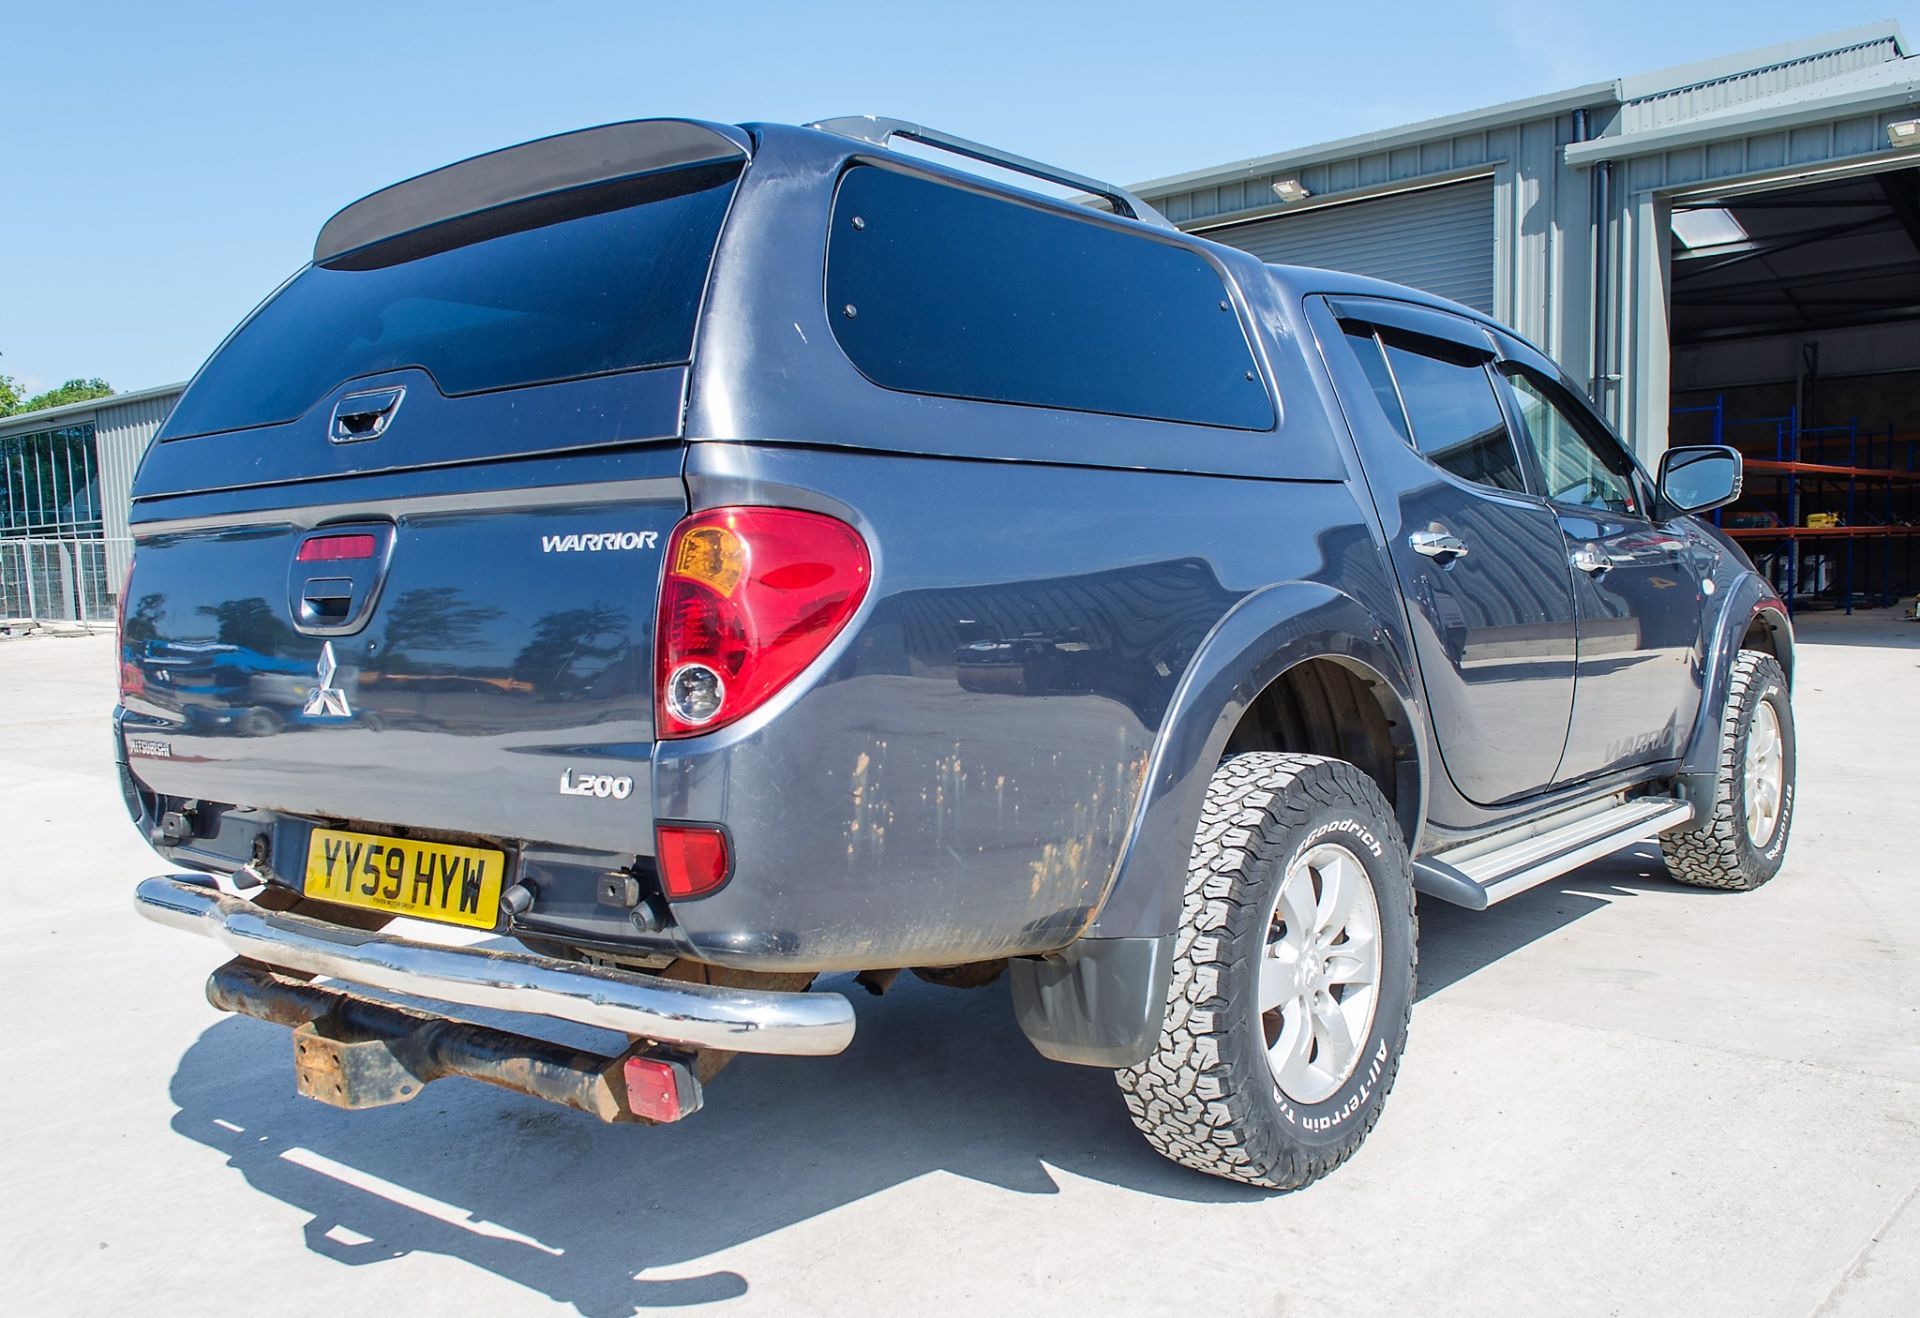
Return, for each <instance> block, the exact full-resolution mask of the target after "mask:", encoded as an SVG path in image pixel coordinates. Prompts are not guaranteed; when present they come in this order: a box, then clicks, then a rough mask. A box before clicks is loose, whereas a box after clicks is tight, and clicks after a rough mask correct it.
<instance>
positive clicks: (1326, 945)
mask: <svg viewBox="0 0 1920 1318" xmlns="http://www.w3.org/2000/svg"><path fill="white" fill-rule="evenodd" d="M1416 942H1417V929H1416V925H1415V916H1414V907H1413V886H1412V869H1411V867H1410V865H1409V864H1408V861H1407V849H1406V846H1405V844H1404V843H1403V842H1402V841H1401V837H1400V829H1399V826H1398V825H1397V824H1396V823H1395V822H1394V816H1393V811H1392V810H1391V808H1389V807H1388V805H1387V803H1386V801H1385V799H1383V798H1382V797H1381V795H1380V791H1379V789H1378V788H1377V787H1375V786H1374V784H1373V781H1372V780H1371V779H1370V778H1368V777H1367V776H1366V775H1365V774H1363V773H1361V772H1360V770H1358V769H1356V768H1354V767H1353V766H1352V765H1351V764H1347V763H1345V762H1344V761H1341V760H1330V759H1325V758H1323V757H1321V756H1317V755H1280V754H1272V753H1267V752H1259V753H1254V754H1248V755H1236V756H1234V757H1233V758H1231V759H1229V760H1227V761H1225V762H1224V763H1223V764H1221V766H1220V767H1219V769H1218V770H1216V771H1215V772H1214V775H1213V782H1212V784H1211V785H1210V786H1209V787H1208V789H1207V800H1206V808H1205V810H1204V811H1203V812H1202V814H1201V817H1200V829H1199V832H1198V834H1197V835H1196V836H1195V838H1194V843H1193V856H1192V859H1191V860H1190V861H1189V863H1188V868H1187V884H1186V894H1185V899H1184V903H1183V906H1182V910H1181V920H1180V933H1179V938H1178V942H1177V945H1176V950H1175V953H1174V959H1173V982H1172V987H1171V990H1170V992H1169V994H1168V1000H1167V1014H1166V1021H1165V1024H1164V1025H1162V1027H1161V1031H1160V1038H1159V1041H1158V1043H1157V1045H1156V1047H1155V1049H1154V1052H1153V1054H1152V1056H1150V1057H1148V1058H1147V1060H1146V1061H1144V1062H1142V1063H1141V1064H1140V1065H1138V1066H1133V1067H1129V1068H1127V1069H1126V1070H1124V1071H1116V1072H1115V1073H1114V1074H1115V1076H1116V1077H1118V1079H1119V1081H1120V1088H1121V1090H1122V1091H1123V1092H1124V1093H1125V1095H1126V1101H1127V1109H1128V1111H1130V1112H1131V1113H1132V1114H1133V1122H1134V1124H1135V1125H1136V1126H1138V1127H1139V1128H1140V1130H1141V1132H1142V1133H1144V1134H1145V1135H1146V1137H1147V1141H1148V1142H1149V1143H1150V1144H1152V1145H1153V1147H1154V1148H1156V1149H1158V1150H1159V1151H1160V1152H1161V1153H1163V1154H1165V1155H1166V1156H1167V1157H1169V1158H1171V1159H1173V1160H1174V1161H1175V1162H1177V1163H1180V1164H1182V1165H1184V1166H1187V1167H1191V1168H1193V1169H1194V1170H1196V1171H1202V1172H1209V1173H1211V1174H1213V1175H1215V1176H1224V1177H1227V1178H1228V1179H1230V1180H1235V1181H1244V1182H1246V1183H1247V1184H1249V1185H1261V1186H1270V1187H1273V1188H1276V1189H1295V1188H1297V1187H1299V1186H1302V1185H1305V1184H1307V1183H1308V1182H1309V1181H1312V1180H1314V1179H1315V1178H1317V1177H1320V1176H1323V1175H1325V1174H1326V1173H1327V1172H1329V1171H1331V1170H1332V1169H1333V1168H1335V1167H1337V1166H1339V1165H1340V1163H1342V1162H1344V1161H1345V1160H1346V1159H1347V1158H1348V1157H1349V1156H1351V1155H1352V1153H1353V1151H1354V1150H1355V1149H1357V1148H1359V1147H1360V1142H1361V1141H1362V1140H1364V1139H1365V1138H1366V1135H1367V1132H1368V1131H1369V1130H1371V1129H1372V1128H1373V1123H1374V1121H1375V1119H1376V1118H1377V1117H1378V1116H1379V1114H1380V1106H1381V1103H1382V1102H1383V1101H1384V1100H1385V1098H1386V1095H1387V1091H1388V1090H1389V1089H1390V1088H1392V1086H1393V1078H1394V1074H1395V1072H1396V1071H1398V1069H1399V1067H1400V1054H1401V1050H1402V1048H1403V1047H1404V1046H1405V1043H1406V1038H1407V1023H1408V1020H1409V1018H1410V1016H1411V1014H1412V1011H1413V985H1414V958H1415V947H1416Z"/></svg>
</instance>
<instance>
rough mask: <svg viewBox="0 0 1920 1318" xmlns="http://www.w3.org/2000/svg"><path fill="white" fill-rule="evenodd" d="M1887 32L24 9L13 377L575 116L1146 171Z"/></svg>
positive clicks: (8, 111)
mask: <svg viewBox="0 0 1920 1318" xmlns="http://www.w3.org/2000/svg"><path fill="white" fill-rule="evenodd" d="M1189 15H1204V17H1189ZM1885 17H1893V18H1897V19H1900V20H1902V22H1903V24H1904V25H1905V26H1906V27H1908V28H1909V29H1910V30H1911V31H1914V32H1920V28H1914V27H1913V24H1912V23H1911V21H1910V20H1911V18H1912V13H1911V11H1910V8H1909V7H1903V6H1895V5H1892V4H1888V3H1886V2H1885V0H1878V2H1870V3H1867V4H1864V5H1860V4H1854V3H1850V2H1849V0H1837V2H1836V3H1829V4H1822V5H1818V6H1810V5H1807V4H1806V3H1804V0H1743V2H1742V3H1738V4H1732V3H1726V0H1721V3H1717V4H1686V3H1675V2H1674V0H1660V2H1659V3H1645V2H1644V0H1606V2H1605V3H1595V0H1583V2H1582V3H1578V4H1574V3H1559V4H1555V3H1551V2H1546V3H1539V2H1536V3H1525V2H1523V0H1449V2H1448V3H1444V4H1441V3H1431V2H1428V3H1417V4H1405V5H1401V4H1383V3H1366V2H1365V0H1347V2H1346V3H1326V2H1325V0H1321V2H1319V3H1313V4H1292V3H1267V4H1240V3H1233V2H1231V0H1216V3H1213V4H1211V5H1208V6H1204V7H1201V6H1192V7H1189V6H1184V5H1177V4H1167V3H1162V4H1143V3H1134V2H1133V0H1108V3H1104V4H1049V3H1045V0H1025V2H1024V3H1003V2H1002V0H973V2H972V3H967V4H953V5H928V4H912V3H908V0H895V2H894V3H890V4H881V3H852V2H843V3H814V4H806V3H800V2H799V0H793V2H790V3H786V4H770V3H761V2H759V0H732V3H728V4H724V5H721V4H713V3H708V4H684V3H683V4H661V3H654V2H642V0H629V2H628V3H624V4H614V3H564V2H562V0H552V2H551V3H547V4H534V3H518V4H509V3H494V2H493V0H466V2H465V3H458V4H439V3H418V4H406V3H403V2H401V0H391V2H390V3H387V4H364V3H358V2H357V0H338V2H337V3H331V4H327V5H315V6H304V5H303V6H293V5H285V4H278V3H272V2H271V0H268V2H266V3H260V2H258V0H256V2H254V3H245V4H241V3H232V4H215V3H194V0H175V2H174V3H170V4H158V3H151V0H149V2H147V3H139V4H134V3H114V4H105V3H86V2H85V0H67V2H66V3H59V4H47V3H41V0H24V3H23V2H22V0H12V3H10V4H9V5H8V6H7V12H6V15H5V17H4V18H0V34H3V35H4V37H5V50H6V53H7V58H6V62H5V66H4V67H3V68H0V371H4V372H6V373H7V374H10V375H13V376H15V377H16V378H19V379H20V380H22V381H23V382H24V383H25V384H27V385H28V386H30V387H34V388H39V387H44V386H46V385H49V384H54V383H58V382H59V381H61V380H63V379H66V378H68V377H71V376H81V375H101V376H105V377H106V378H107V379H108V380H110V381H111V382H112V383H113V384H114V385H115V386H117V387H118V388H121V389H137V388H143V387H146V386H148V385H155V384H165V383H169V382H171V381H174V380H179V379H184V378H186V377H187V376H188V375H190V374H192V372H193V371H194V370H195V369H196V368H197V367H198V366H199V364H200V362H201V360H202V359H203V358H204V357H205V356H206V354H207V353H208V352H209V351H211V350H212V349H213V347H214V346H215V345H216V344H217V343H218V342H219V340H220V339H221V337H222V336H223V335H224V334H225V333H226V331H227V330H228V329H229V328H231V327H232V325H233V324H234V322H235V321H237V320H238V319H239V318H240V317H241V316H243V315H245V314H246V312H247V311H248V310H249V309H250V308H251V307H252V306H253V305H254V304H255V303H256V302H257V301H258V300H259V299H260V298H261V297H262V296H263V295H264V294H266V293H267V292H269V291H270V290H271V289H272V288H273V287H274V286H275V285H277V284H278V283H279V282H280V280H281V279H283V278H284V277H285V276H286V275H288V274H289V273H291V272H292V271H293V270H294V269H296V268H297V267H298V266H299V265H300V264H301V263H302V261H304V260H305V258H306V255H307V253H308V252H309V251H310V250H311V244H312V241H313V235H314V233H315V231H316V230H317V229H318V228H319V226H320V224H321V223H322V222H323V221H324V220H325V219H326V218H327V216H328V215H330V214H332V213H333V212H334V211H335V210H337V209H339V208H340V207H341V206H343V205H345V204H346V203H347V202H350V201H352V200H354V199H355V198H357V197H359V196H362V195H364V194H365V193H367V192H369V191H372V190H373V189H375V188H377V187H381V186H383V185H385V184H387V183H391V182H393V181H395V180H397V179H400V178H404V177H406V176H408V175H411V174H415V173H418V172H419V171H421V170H424V169H430V168H432V167H434V166H436V165H441V164H445V163H447V162H448V161H451V160H456V159H459V158H461V157H463V156H467V155H471V154H473V153H475V152H478V151H484V150H489V149H491V148H494V147H498V146H503V145H507V144H509V143H512V142H517V141H523V140H525V139H527V138H530V137H537V136H540V135H543V134H546V133H551V132H557V131H561V130H564V129H568V128H577V127H582V126H584V125H588V124H595V123H604V122H608V121H611V120H617V119H631V118H640V117H645V116H648V115H661V114H678V115H690V116H694V117H699V118H708V119H719V120H730V121H734V122H747V121H752V120H756V119H767V120H786V121H790V122H801V121H805V120H807V119H813V118H819V117H822V116H825V115H832V114H853V113H874V114H888V115H894V116H897V117H901V118H907V119H916V120H919V121H921V122H925V123H930V124H934V125H937V126H939V127H942V128H946V129H949V130H951V131H953V132H957V133H961V134H963V135H966V136H969V137H975V138H981V139H984V140H987V141H991V142H994V143H996V144H998V145H1001V146H1005V147H1007V148H1008V149H1010V150H1014V151H1018V152H1021V153H1023V154H1027V155H1032V156H1038V157H1040V158H1042V159H1049V160H1053V161H1056V162H1058V163H1060V164H1063V165H1066V166H1068V167H1069V168H1073V169H1077V170H1079V171H1081V172H1083V173H1088V174H1093V175H1095V176H1100V177H1108V178H1113V179H1117V180H1119V181H1122V182H1134V181H1138V180H1140V179H1145V178H1152V177H1156V176H1160V175H1165V174H1171V173H1177V172H1180V171H1183V170H1187V169H1194V168H1198V167H1201V166H1204V165H1209V164H1216V163H1219V162H1222V161H1227V160H1232V159H1236V158H1239V157H1244V156H1251V155H1259V154H1262V153H1265V152H1269V151H1276V150H1280V149H1282V148H1285V147H1288V146H1297V145H1304V144H1307V143H1311V142H1317V141H1322V140H1325V139H1328V138H1334V137H1344V136H1347V135H1349V134H1352V133H1360V132H1367V131H1370V130H1374V129H1380V128H1390V127H1393V126H1396V125H1398V124H1403V123H1407V122H1409V121H1412V120H1415V119H1420V118H1426V117H1429V116H1433V115H1439V114H1448V113H1451V112H1453V111H1457V110H1466V109H1473V108H1476V107H1478V106H1483V105H1491V104H1494V103H1496V102H1499V101H1505V100H1511V99H1514V98H1516V97H1521V96H1529V95H1533V94H1535V93H1540V92H1550V91H1556V90H1559V89H1561V88H1564V87H1570V86H1575V85H1578V84H1580V83H1585V82H1593V81H1600V80H1603V79H1607V78H1612V77H1616V76H1619V75H1622V74H1629V73H1638V72H1643V71H1646V70H1650V69H1655V68H1660V67H1663V66H1666V65H1670V64H1677V63H1682V62H1685V61H1689V60H1694V59H1701V58H1705V57H1708V56H1712V55H1718V54H1724V53H1729V52H1731V51H1734V50H1737V49H1745V48H1748V47H1753V46H1761V45H1766V44H1770V43H1772V42H1776V41H1784V40H1789V39H1792V38H1795V37H1801V36H1808V35H1812V34H1814V33H1817V32H1820V31H1826V30H1830V29H1834V28H1840V27H1848V26H1852V25H1854V24H1858V23H1865V22H1870V21H1873V20H1875V19H1879V18H1885Z"/></svg>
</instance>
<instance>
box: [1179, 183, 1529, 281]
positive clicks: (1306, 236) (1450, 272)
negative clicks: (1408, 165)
mask: <svg viewBox="0 0 1920 1318" xmlns="http://www.w3.org/2000/svg"><path fill="white" fill-rule="evenodd" d="M1206 236H1207V237H1208V238H1211V239H1213V240H1214V241H1216V242H1222V243H1226V244H1228V245H1229V246H1232V247H1238V248H1241V249H1243V250H1245V251H1249V252H1252V253H1253V254H1254V255H1255V256H1257V257H1259V258H1260V259H1261V260H1263V261H1274V262H1278V263H1280V264H1283V265H1312V266H1319V267H1321V268H1322V269H1325V270H1345V271H1348V272H1350V273H1352V274H1356V275H1370V276H1372V277H1373V278H1375V279H1391V280H1392V281H1393V282H1395V283H1396V284H1409V285H1411V286H1413V287H1414V288H1422V289H1425V290H1426V291H1427V292H1429V293H1438V294H1439V295H1440V296H1441V297H1449V298H1452V299H1453V300H1454V301H1456V302H1464V303H1466V305H1468V306H1470V307H1474V308H1476V309H1477V310H1480V311H1484V312H1487V313H1488V314H1489V315H1491V314H1492V312H1493V180H1492V179H1491V178H1479V179H1470V180H1468V181H1467V182H1465V183H1449V184H1447V185H1446V186H1444V187H1438V188H1422V189H1421V190H1419V191H1417V192H1400V193H1395V194H1393V195H1392V196H1387V197H1378V198H1375V199H1374V200H1372V201H1356V202H1350V203H1348V204H1347V205H1344V206H1327V207H1323V208H1322V209H1320V210H1309V211H1302V212H1300V213H1299V214H1298V215H1284V216H1280V217H1278V218H1276V219H1271V220H1261V221H1259V222H1258V223H1255V224H1241V225H1235V226H1233V227H1232V228H1227V229H1215V230H1211V231H1209V232H1208V233H1207V234H1206Z"/></svg>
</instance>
